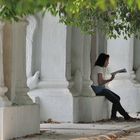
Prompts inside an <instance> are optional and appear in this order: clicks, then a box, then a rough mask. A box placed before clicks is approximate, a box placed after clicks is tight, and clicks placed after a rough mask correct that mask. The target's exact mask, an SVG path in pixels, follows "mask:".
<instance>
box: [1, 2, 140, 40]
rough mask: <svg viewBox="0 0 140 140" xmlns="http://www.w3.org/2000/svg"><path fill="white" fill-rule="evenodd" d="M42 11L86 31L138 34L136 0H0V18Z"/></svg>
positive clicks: (139, 11) (139, 4)
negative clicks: (57, 16)
mask: <svg viewBox="0 0 140 140" xmlns="http://www.w3.org/2000/svg"><path fill="white" fill-rule="evenodd" d="M46 11H49V12H51V13H52V14H53V15H54V16H56V15H59V17H60V22H63V23H65V24H67V25H70V26H77V27H80V28H81V30H82V31H84V32H86V33H88V34H94V33H95V32H96V29H97V28H98V30H101V31H102V32H104V33H105V34H106V35H107V36H108V37H114V38H116V37H118V36H119V35H121V34H122V35H123V36H124V37H125V38H127V37H130V36H131V35H132V34H134V35H135V36H136V37H139V32H140V24H139V23H140V0H0V20H10V21H13V20H15V21H18V20H20V19H22V18H23V17H24V16H27V15H30V14H35V13H38V12H42V14H43V13H45V12H46Z"/></svg>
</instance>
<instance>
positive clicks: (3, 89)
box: [0, 22, 11, 107]
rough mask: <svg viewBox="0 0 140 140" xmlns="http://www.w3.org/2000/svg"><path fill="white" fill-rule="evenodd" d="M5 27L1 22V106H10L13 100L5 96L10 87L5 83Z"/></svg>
mask: <svg viewBox="0 0 140 140" xmlns="http://www.w3.org/2000/svg"><path fill="white" fill-rule="evenodd" d="M3 27H4V23H3V22H0V107H2V106H9V105H11V102H10V101H9V100H8V98H7V97H6V96H5V93H6V92H7V91H8V88H7V87H6V86H5V84H4V72H3Z"/></svg>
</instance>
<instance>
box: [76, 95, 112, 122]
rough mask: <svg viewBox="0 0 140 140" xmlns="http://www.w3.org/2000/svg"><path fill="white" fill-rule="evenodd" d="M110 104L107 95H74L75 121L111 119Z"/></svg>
mask: <svg viewBox="0 0 140 140" xmlns="http://www.w3.org/2000/svg"><path fill="white" fill-rule="evenodd" d="M110 105H111V104H109V102H108V100H106V99H105V97H101V96H94V97H82V96H77V97H74V122H84V123H91V122H96V121H99V120H103V119H109V116H110Z"/></svg>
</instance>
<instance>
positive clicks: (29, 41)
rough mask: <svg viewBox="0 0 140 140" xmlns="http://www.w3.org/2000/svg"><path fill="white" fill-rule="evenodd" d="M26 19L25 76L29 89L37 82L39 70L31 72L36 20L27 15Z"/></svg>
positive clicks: (34, 86)
mask: <svg viewBox="0 0 140 140" xmlns="http://www.w3.org/2000/svg"><path fill="white" fill-rule="evenodd" d="M27 20H28V22H29V24H28V26H27V34H26V76H27V86H28V87H29V88H30V89H34V88H36V86H37V84H38V82H39V71H36V72H35V73H34V72H33V41H34V32H35V29H36V26H37V21H36V19H35V17H33V16H28V17H27Z"/></svg>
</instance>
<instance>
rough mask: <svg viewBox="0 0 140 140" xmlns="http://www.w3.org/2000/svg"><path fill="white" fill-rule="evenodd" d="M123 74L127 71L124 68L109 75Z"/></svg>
mask: <svg viewBox="0 0 140 140" xmlns="http://www.w3.org/2000/svg"><path fill="white" fill-rule="evenodd" d="M125 72H127V70H126V69H125V68H123V69H119V70H117V71H114V72H112V73H111V75H114V74H117V73H125Z"/></svg>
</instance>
